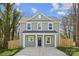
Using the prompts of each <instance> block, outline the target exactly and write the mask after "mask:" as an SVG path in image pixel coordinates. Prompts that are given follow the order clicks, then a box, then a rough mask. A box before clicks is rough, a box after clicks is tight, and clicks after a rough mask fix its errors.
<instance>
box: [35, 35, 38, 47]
mask: <svg viewBox="0 0 79 59" xmlns="http://www.w3.org/2000/svg"><path fill="white" fill-rule="evenodd" d="M35 37H36V39H35V47H36V48H37V46H38V42H37V35H35Z"/></svg>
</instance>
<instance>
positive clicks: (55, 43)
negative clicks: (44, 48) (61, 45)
mask: <svg viewBox="0 0 79 59" xmlns="http://www.w3.org/2000/svg"><path fill="white" fill-rule="evenodd" d="M55 47H57V35H56V34H55Z"/></svg>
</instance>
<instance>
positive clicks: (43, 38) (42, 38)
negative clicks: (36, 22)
mask: <svg viewBox="0 0 79 59" xmlns="http://www.w3.org/2000/svg"><path fill="white" fill-rule="evenodd" d="M42 46H43V48H44V35H43V38H42Z"/></svg>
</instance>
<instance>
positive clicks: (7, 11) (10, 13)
mask: <svg viewBox="0 0 79 59" xmlns="http://www.w3.org/2000/svg"><path fill="white" fill-rule="evenodd" d="M14 5H15V4H10V3H6V4H1V5H0V6H1V7H4V10H2V8H0V16H1V18H0V21H1V22H0V28H1V31H2V32H3V39H4V43H3V47H4V48H8V41H9V40H13V39H14V32H15V31H16V26H17V24H18V21H19V19H20V12H18V11H17V10H16V8H14V7H13V6H14ZM11 36H12V39H10V37H11Z"/></svg>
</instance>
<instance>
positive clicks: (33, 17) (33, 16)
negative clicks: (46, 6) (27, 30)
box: [28, 13, 52, 20]
mask: <svg viewBox="0 0 79 59" xmlns="http://www.w3.org/2000/svg"><path fill="white" fill-rule="evenodd" d="M37 15H43V16H44V17H46V18H47V19H48V20H52V19H50V18H48V17H47V16H46V15H44V14H43V13H37V14H35V15H33V16H32V17H31V18H29V19H28V20H31V19H32V18H34V17H35V16H37Z"/></svg>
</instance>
